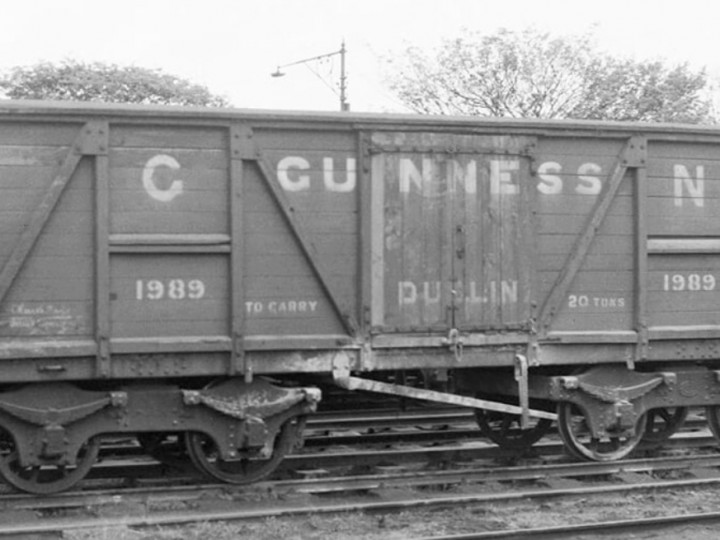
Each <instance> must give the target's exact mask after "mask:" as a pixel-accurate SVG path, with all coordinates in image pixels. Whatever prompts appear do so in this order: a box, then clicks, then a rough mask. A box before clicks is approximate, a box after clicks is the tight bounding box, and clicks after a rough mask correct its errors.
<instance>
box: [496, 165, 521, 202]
mask: <svg viewBox="0 0 720 540" xmlns="http://www.w3.org/2000/svg"><path fill="white" fill-rule="evenodd" d="M518 169H520V162H519V161H518V160H517V159H492V160H490V193H492V194H493V195H516V194H517V193H519V191H520V186H519V185H518V184H517V183H515V182H513V173H514V172H516V171H517V170H518Z"/></svg>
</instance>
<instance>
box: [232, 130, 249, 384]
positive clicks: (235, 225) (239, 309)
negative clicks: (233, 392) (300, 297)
mask: <svg viewBox="0 0 720 540" xmlns="http://www.w3.org/2000/svg"><path fill="white" fill-rule="evenodd" d="M249 138H252V132H251V131H250V130H249V129H248V128H247V127H246V126H243V125H232V126H230V298H231V300H230V302H231V305H230V321H231V323H230V335H231V339H232V351H231V360H230V366H229V368H230V369H229V372H230V375H235V374H238V373H241V374H243V375H245V378H246V379H248V382H249V381H250V380H251V379H252V370H251V368H250V366H248V365H247V364H246V361H245V347H244V334H245V317H244V311H243V310H244V307H245V287H244V271H243V270H244V267H243V260H244V257H243V253H244V250H245V244H244V237H245V231H244V214H245V213H244V212H243V183H244V178H243V177H244V160H245V159H250V158H251V156H249V155H248V139H249Z"/></svg>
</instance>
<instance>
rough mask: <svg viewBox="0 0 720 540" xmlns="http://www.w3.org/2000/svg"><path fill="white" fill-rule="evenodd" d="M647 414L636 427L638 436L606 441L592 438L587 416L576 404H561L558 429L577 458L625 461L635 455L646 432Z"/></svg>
mask: <svg viewBox="0 0 720 540" xmlns="http://www.w3.org/2000/svg"><path fill="white" fill-rule="evenodd" d="M646 424H647V415H642V416H641V417H640V419H639V420H638V423H637V425H636V426H635V434H634V435H633V436H631V437H627V436H620V435H618V436H612V435H611V436H608V437H605V438H603V439H597V438H594V437H592V435H591V433H590V429H589V428H588V425H587V421H586V420H585V414H584V413H583V412H582V411H581V410H580V408H579V407H577V406H576V405H575V404H573V403H569V402H563V403H559V404H558V430H559V432H560V437H561V438H562V440H563V442H564V443H565V447H566V448H567V449H568V451H569V452H570V453H571V454H572V455H573V456H575V457H577V458H580V459H588V460H592V461H613V460H616V459H622V458H624V457H625V456H627V455H628V454H630V452H632V451H633V450H634V449H635V447H636V446H637V445H638V443H639V442H640V440H641V439H642V437H643V435H644V433H645V426H646Z"/></svg>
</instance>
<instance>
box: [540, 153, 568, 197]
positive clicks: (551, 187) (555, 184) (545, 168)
mask: <svg viewBox="0 0 720 540" xmlns="http://www.w3.org/2000/svg"><path fill="white" fill-rule="evenodd" d="M561 171H562V166H561V165H560V164H559V163H558V162H557V161H546V162H545V163H542V164H541V165H540V166H539V167H538V176H539V177H540V183H539V184H538V186H537V188H538V191H540V193H543V194H545V195H557V194H558V193H561V192H562V188H563V181H562V178H560V177H559V176H557V175H558V174H560V172H561ZM550 173H556V174H550Z"/></svg>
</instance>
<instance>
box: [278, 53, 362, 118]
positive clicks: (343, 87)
mask: <svg viewBox="0 0 720 540" xmlns="http://www.w3.org/2000/svg"><path fill="white" fill-rule="evenodd" d="M346 52H347V50H346V49H345V41H343V42H342V44H341V45H340V50H339V51H335V52H331V53H327V54H321V55H319V56H313V57H312V58H304V59H302V60H297V61H296V62H290V63H288V64H282V65H279V66H278V67H277V69H276V70H275V71H274V72H273V73H271V74H270V76H271V77H284V76H285V73H284V72H283V71H281V70H282V69H284V68H287V67H290V66H297V65H300V64H308V63H310V62H316V61H318V60H323V59H325V58H330V57H332V56H336V55H340V110H341V111H349V110H350V104H349V103H348V102H347V74H346V73H345V53H346ZM310 69H312V68H310ZM315 74H316V75H317V73H315ZM318 76H319V75H318ZM321 78H322V77H321ZM333 92H334V90H333Z"/></svg>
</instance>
